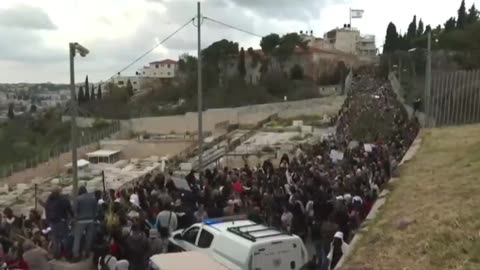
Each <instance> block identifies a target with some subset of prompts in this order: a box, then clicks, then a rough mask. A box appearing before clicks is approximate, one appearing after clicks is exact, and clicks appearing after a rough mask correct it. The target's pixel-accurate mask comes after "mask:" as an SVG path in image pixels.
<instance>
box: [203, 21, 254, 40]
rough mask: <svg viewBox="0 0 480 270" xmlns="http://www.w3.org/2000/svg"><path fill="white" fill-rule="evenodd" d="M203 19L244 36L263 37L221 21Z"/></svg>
mask: <svg viewBox="0 0 480 270" xmlns="http://www.w3.org/2000/svg"><path fill="white" fill-rule="evenodd" d="M204 19H206V20H210V21H212V22H214V23H218V24H220V25H223V26H225V27H228V28H232V29H235V30H237V31H240V32H243V33H245V34H249V35H252V36H255V37H260V38H261V37H263V36H261V35H259V34H255V33H253V32H250V31H247V30H243V29H241V28H238V27H235V26H232V25H230V24H226V23H224V22H221V21H217V20H215V19H212V18H209V17H204Z"/></svg>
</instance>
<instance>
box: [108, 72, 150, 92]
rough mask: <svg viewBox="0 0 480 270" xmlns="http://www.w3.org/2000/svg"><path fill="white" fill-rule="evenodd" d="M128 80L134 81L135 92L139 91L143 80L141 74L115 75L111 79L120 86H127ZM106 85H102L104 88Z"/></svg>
mask: <svg viewBox="0 0 480 270" xmlns="http://www.w3.org/2000/svg"><path fill="white" fill-rule="evenodd" d="M128 80H130V82H131V83H132V86H133V92H134V93H135V92H138V91H140V84H141V80H140V78H139V76H121V75H119V76H115V77H113V78H112V79H111V81H113V83H115V84H116V85H117V86H118V87H127V83H128ZM103 87H104V86H103V85H102V88H103Z"/></svg>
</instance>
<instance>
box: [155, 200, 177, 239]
mask: <svg viewBox="0 0 480 270" xmlns="http://www.w3.org/2000/svg"><path fill="white" fill-rule="evenodd" d="M177 226H178V219H177V215H176V214H175V212H173V210H172V205H169V204H167V205H166V207H165V209H164V210H163V211H161V212H160V213H158V215H157V226H156V227H157V228H159V230H160V231H159V233H160V235H161V236H162V237H163V236H165V234H168V235H170V234H171V233H172V232H173V231H175V230H176V229H177Z"/></svg>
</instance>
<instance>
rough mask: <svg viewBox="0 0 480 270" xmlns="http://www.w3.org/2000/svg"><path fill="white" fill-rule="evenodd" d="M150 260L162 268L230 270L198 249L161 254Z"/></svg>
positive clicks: (162, 269) (166, 269) (171, 269)
mask: <svg viewBox="0 0 480 270" xmlns="http://www.w3.org/2000/svg"><path fill="white" fill-rule="evenodd" d="M150 261H151V262H152V263H153V264H155V265H156V266H157V267H159V268H160V269H161V270H164V269H165V270H185V269H193V268H195V269H209V270H228V268H226V267H225V266H223V265H221V264H220V263H218V262H216V261H215V260H213V259H211V258H210V257H208V256H207V255H206V254H203V253H201V252H197V251H188V252H180V253H167V254H159V255H154V256H152V257H150Z"/></svg>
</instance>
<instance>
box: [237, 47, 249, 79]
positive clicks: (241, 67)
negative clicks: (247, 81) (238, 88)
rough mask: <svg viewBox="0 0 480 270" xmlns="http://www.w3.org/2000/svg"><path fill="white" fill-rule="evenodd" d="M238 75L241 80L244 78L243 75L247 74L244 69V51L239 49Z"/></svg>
mask: <svg viewBox="0 0 480 270" xmlns="http://www.w3.org/2000/svg"><path fill="white" fill-rule="evenodd" d="M238 73H239V74H240V76H241V77H242V78H245V75H246V74H247V69H246V67H245V50H244V49H243V47H242V49H240V55H239V58H238Z"/></svg>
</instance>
